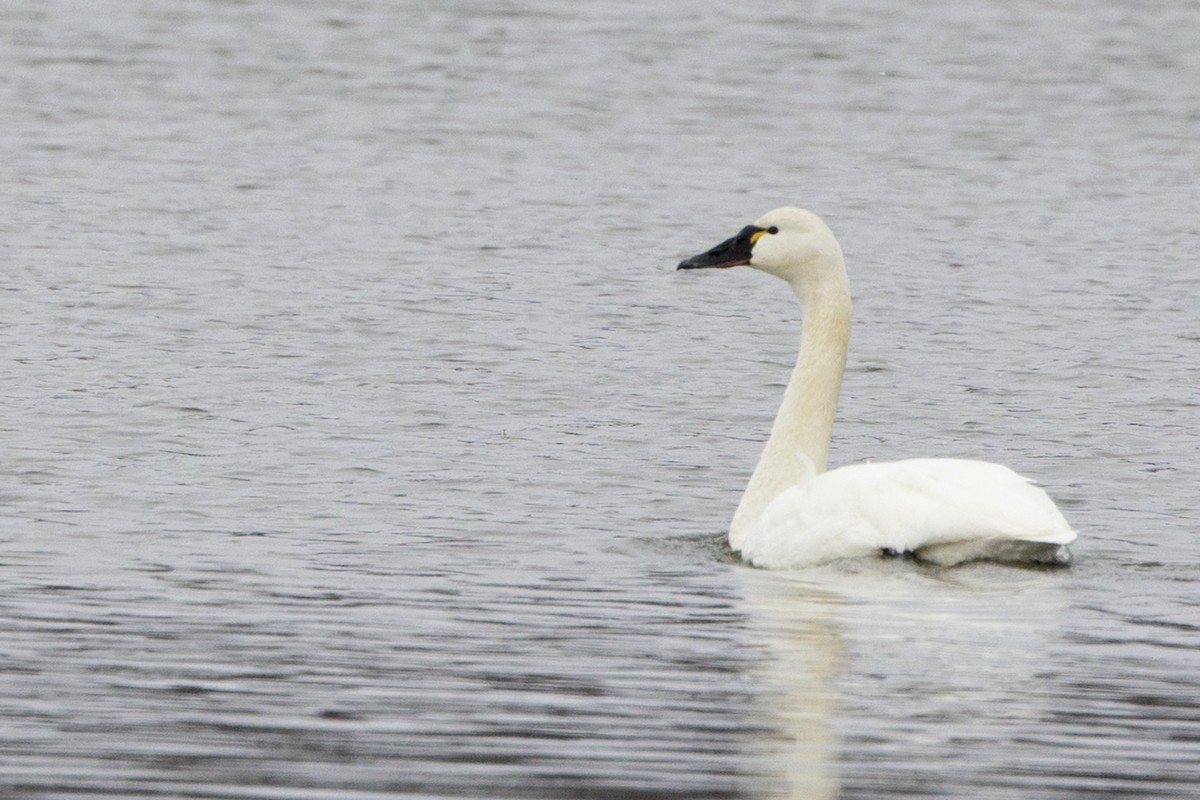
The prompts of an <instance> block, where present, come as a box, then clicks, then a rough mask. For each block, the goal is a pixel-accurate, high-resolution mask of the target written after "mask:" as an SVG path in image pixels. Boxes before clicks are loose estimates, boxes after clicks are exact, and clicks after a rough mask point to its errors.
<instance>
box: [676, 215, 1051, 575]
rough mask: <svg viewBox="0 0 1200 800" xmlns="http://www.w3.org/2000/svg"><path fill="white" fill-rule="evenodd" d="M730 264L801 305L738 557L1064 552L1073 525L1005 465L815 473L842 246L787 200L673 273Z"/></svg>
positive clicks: (734, 539) (846, 299) (732, 532)
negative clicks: (758, 274) (788, 370)
mask: <svg viewBox="0 0 1200 800" xmlns="http://www.w3.org/2000/svg"><path fill="white" fill-rule="evenodd" d="M739 264H748V265H749V266H751V267H755V268H757V269H760V270H762V271H763V272H768V273H770V274H772V275H775V276H777V277H780V278H782V279H784V280H785V281H787V282H788V284H789V285H791V287H792V290H793V291H794V292H795V293H796V296H797V297H798V298H799V299H800V303H801V305H802V306H803V308H804V322H803V327H802V329H801V339H800V355H799V357H798V358H797V360H796V367H795V370H794V371H793V372H792V377H791V380H790V381H789V382H788V386H787V389H786V390H785V391H784V394H783V403H782V405H781V406H780V408H779V413H778V415H777V416H776V418H775V424H774V426H773V427H772V428H771V436H770V438H769V439H768V440H767V443H766V445H765V446H764V448H763V452H762V456H761V457H760V458H759V461H758V466H757V467H755V469H754V474H753V475H752V476H751V478H750V483H749V485H747V486H746V491H745V493H744V494H743V495H742V500H741V503H740V504H739V505H738V509H737V513H735V514H734V517H733V521H732V523H730V526H729V544H730V546H731V547H732V548H733V549H734V550H736V551H739V552H740V553H741V555H742V558H743V559H745V560H746V561H749V562H750V563H752V564H754V565H756V566H760V567H767V568H771V569H783V568H788V567H799V566H806V565H810V564H817V563H821V562H824V561H830V560H833V559H837V558H847V557H861V556H867V555H877V554H879V553H881V552H888V551H891V552H894V553H912V554H915V555H916V556H917V557H918V558H921V559H923V560H927V561H932V562H934V563H937V564H942V565H947V566H948V565H952V564H959V563H962V562H964V561H974V560H993V561H1008V562H1022V561H1028V562H1053V563H1066V562H1067V561H1068V560H1069V553H1068V551H1067V549H1066V547H1065V546H1066V545H1067V544H1068V543H1070V542H1071V541H1073V540H1074V539H1075V531H1073V530H1072V529H1071V526H1070V525H1069V524H1068V523H1067V521H1066V519H1064V518H1063V515H1062V514H1061V513H1060V512H1059V510H1058V508H1056V507H1055V505H1054V502H1053V501H1052V500H1050V498H1049V497H1048V496H1047V495H1046V493H1045V492H1043V491H1042V490H1041V489H1039V488H1038V487H1036V486H1034V485H1033V484H1032V483H1030V481H1029V480H1027V479H1026V478H1023V477H1021V476H1020V475H1018V474H1016V473H1015V472H1013V471H1012V470H1010V469H1008V468H1007V467H1002V466H999V465H997V464H988V463H985V462H982V461H966V460H961V459H925V458H921V459H910V460H907V461H893V462H886V463H868V464H856V465H852V466H847V467H841V468H840V469H835V470H833V471H831V472H825V457H826V454H827V452H828V450H829V437H830V434H831V432H832V430H833V418H834V411H835V410H836V409H837V401H838V394H839V392H840V390H841V384H842V372H843V371H844V370H845V366H846V345H847V342H848V341H849V338H850V284H849V280H848V279H847V277H846V265H845V261H844V260H843V258H842V249H841V247H840V246H839V245H838V243H837V240H836V239H835V238H834V236H833V233H832V232H831V231H830V230H829V228H828V227H826V225H825V223H824V222H822V221H821V219H820V218H819V217H818V216H817V215H816V214H813V213H812V212H810V211H805V210H804V209H802V208H796V207H793V206H786V207H784V208H777V209H775V210H774V211H771V212H770V213H768V214H766V215H764V216H763V217H762V218H760V219H759V220H758V221H757V222H755V223H754V224H753V225H748V226H746V227H745V228H743V229H742V231H741V232H740V233H738V234H737V235H736V236H734V237H733V238H731V239H728V240H727V241H724V242H722V243H721V244H719V245H717V246H716V247H714V248H712V249H711V250H708V251H707V252H704V253H701V254H700V255H697V256H693V257H692V258H689V259H686V260H685V261H683V262H682V263H680V265H679V269H699V268H702V267H733V266H737V265H739Z"/></svg>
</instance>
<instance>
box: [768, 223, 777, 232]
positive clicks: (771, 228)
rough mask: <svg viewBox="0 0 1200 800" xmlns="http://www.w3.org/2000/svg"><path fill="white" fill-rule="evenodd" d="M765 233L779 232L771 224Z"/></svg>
mask: <svg viewBox="0 0 1200 800" xmlns="http://www.w3.org/2000/svg"><path fill="white" fill-rule="evenodd" d="M767 233H772V234H773V233H779V228H776V227H775V226H774V225H772V226H771V227H769V228H767Z"/></svg>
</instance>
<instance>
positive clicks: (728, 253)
mask: <svg viewBox="0 0 1200 800" xmlns="http://www.w3.org/2000/svg"><path fill="white" fill-rule="evenodd" d="M762 232H763V229H762V228H758V227H755V226H754V225H747V226H746V227H744V228H742V230H741V232H740V233H738V235H737V236H734V237H733V238H732V239H726V240H725V241H723V242H721V243H720V244H719V245H717V246H716V247H714V248H712V249H711V250H708V251H706V252H703V253H701V254H700V255H698V256H692V257H691V258H687V259H684V260H683V261H680V262H679V266H678V267H676V269H704V268H705V267H736V266H738V265H740V264H749V263H750V251H751V250H752V249H753V248H754V241H755V240H756V239H757V238H758V235H759V234H761V233H762Z"/></svg>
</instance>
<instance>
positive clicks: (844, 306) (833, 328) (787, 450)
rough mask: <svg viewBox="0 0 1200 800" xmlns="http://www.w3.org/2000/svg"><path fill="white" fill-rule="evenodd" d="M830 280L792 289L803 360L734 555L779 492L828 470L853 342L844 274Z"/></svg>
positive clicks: (744, 510) (751, 491)
mask: <svg viewBox="0 0 1200 800" xmlns="http://www.w3.org/2000/svg"><path fill="white" fill-rule="evenodd" d="M829 278H830V279H829V280H827V281H825V282H823V283H821V284H818V285H815V286H793V289H794V290H795V292H796V295H797V296H798V297H799V298H800V302H801V304H802V305H803V306H804V325H803V327H802V328H801V335H800V355H799V356H798V357H797V359H796V367H795V369H793V370H792V377H791V380H790V381H788V386H787V389H786V390H785V391H784V393H783V402H782V403H781V404H780V406H779V413H778V414H776V416H775V424H774V425H773V426H772V428H771V437H770V438H769V439H768V440H767V443H766V445H765V446H764V447H763V451H762V455H761V456H760V457H759V459H758V466H757V467H755V468H754V474H753V475H752V476H751V477H750V483H749V484H748V485H747V486H746V491H745V493H744V494H743V495H742V501H741V503H740V504H739V505H738V509H737V513H735V514H734V516H733V522H732V523H731V524H730V526H729V544H730V546H732V547H733V549H735V550H738V549H740V544H741V541H742V539H743V538H744V537H745V535H746V534H747V533H748V532H749V531H750V530H751V529H752V528H753V527H754V525H755V524H756V523H757V522H758V519H759V517H761V516H762V513H763V511H765V510H766V508H767V505H768V504H770V502H771V501H772V500H774V499H775V497H776V496H777V495H778V494H779V493H780V492H782V491H783V490H784V489H787V488H788V487H789V486H794V485H796V484H798V483H802V482H803V481H804V480H806V479H807V478H809V477H811V476H812V475H815V474H817V473H820V472H824V471H825V458H826V455H827V454H828V452H829V437H830V435H831V434H832V432H833V419H834V414H835V412H836V411H837V402H838V394H839V393H840V391H841V388H842V373H843V372H844V371H845V369H846V347H847V344H848V343H849V340H850V287H849V284H848V282H847V281H846V278H845V269H844V268H843V269H842V270H840V271H839V272H838V274H835V275H833V276H829Z"/></svg>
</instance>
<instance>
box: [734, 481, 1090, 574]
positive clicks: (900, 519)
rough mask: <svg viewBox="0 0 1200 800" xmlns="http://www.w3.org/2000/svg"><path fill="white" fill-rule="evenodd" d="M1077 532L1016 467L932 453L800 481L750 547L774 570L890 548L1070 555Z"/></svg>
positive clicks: (940, 555) (755, 558) (958, 555)
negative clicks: (1067, 548) (1067, 552)
mask: <svg viewBox="0 0 1200 800" xmlns="http://www.w3.org/2000/svg"><path fill="white" fill-rule="evenodd" d="M1074 539H1075V532H1074V531H1073V530H1072V529H1071V526H1070V525H1069V524H1068V523H1067V521H1066V519H1064V518H1063V515H1062V514H1061V513H1060V512H1059V510H1058V508H1056V507H1055V505H1054V502H1053V501H1052V500H1051V499H1050V498H1049V497H1048V496H1047V495H1046V493H1045V492H1044V491H1042V490H1041V489H1040V488H1038V487H1037V486H1035V485H1033V484H1032V483H1030V481H1029V480H1027V479H1026V478H1023V477H1022V476H1020V475H1018V474H1017V473H1015V472H1013V471H1012V470H1010V469H1008V468H1007V467H1004V466H1001V465H999V464H989V463H986V462H982V461H965V460H960V459H933V458H930V459H911V460H907V461H892V462H882V463H875V464H856V465H853V466H848V467H842V468H840V469H836V470H833V471H831V472H825V473H822V474H820V475H816V476H814V477H813V478H811V479H810V480H807V481H805V482H804V483H802V484H800V485H797V486H793V487H791V488H790V489H787V490H785V491H784V492H782V493H781V494H780V495H779V496H778V497H776V498H775V499H774V500H773V501H771V503H770V505H768V506H767V509H766V511H765V512H764V513H763V515H762V517H761V518H760V519H759V521H758V523H757V524H756V525H755V526H754V527H753V529H752V530H751V531H749V532H747V535H746V536H745V538H744V541H742V542H741V547H740V549H741V553H742V557H743V558H745V559H746V560H747V561H750V562H751V563H753V564H755V565H757V566H760V567H767V568H772V569H781V568H788V567H799V566H805V565H809V564H817V563H821V562H823V561H830V560H833V559H837V558H854V557H862V556H869V555H875V554H878V553H879V552H880V551H883V550H890V551H895V552H910V553H915V554H916V555H917V556H918V557H920V558H922V559H925V560H928V561H932V562H935V563H939V564H945V565H950V564H958V563H962V562H964V561H973V560H979V559H987V560H994V561H1047V562H1055V561H1059V562H1061V560H1062V558H1063V554H1062V553H1060V550H1061V548H1062V546H1063V545H1066V544H1068V543H1069V542H1071V541H1073V540H1074Z"/></svg>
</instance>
